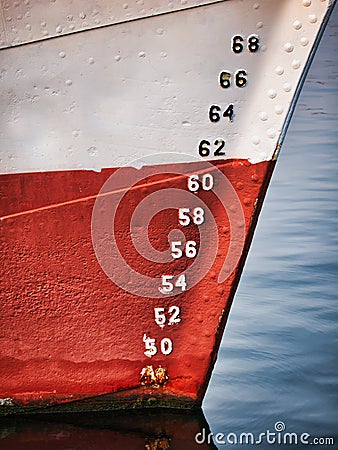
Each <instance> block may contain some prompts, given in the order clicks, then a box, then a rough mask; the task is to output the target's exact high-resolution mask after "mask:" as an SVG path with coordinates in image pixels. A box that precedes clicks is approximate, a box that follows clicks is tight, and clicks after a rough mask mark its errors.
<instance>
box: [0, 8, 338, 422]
mask: <svg viewBox="0 0 338 450" xmlns="http://www.w3.org/2000/svg"><path fill="white" fill-rule="evenodd" d="M136 3H137V4H136ZM136 3H135V5H134V4H130V5H128V4H126V3H124V2H123V1H121V0H116V2H114V6H111V5H110V3H109V4H106V3H105V2H102V5H101V6H100V8H101V9H100V10H97V9H96V8H97V5H96V3H94V2H91V1H89V2H88V5H87V6H88V11H87V10H86V11H83V9H82V8H83V6H82V4H81V3H80V2H77V1H74V2H71V3H69V2H66V1H61V0H60V2H58V6H56V5H54V2H48V3H47V2H45V4H44V5H43V6H42V4H41V2H39V1H30V2H24V4H23V5H21V4H20V5H19V4H18V5H16V6H15V5H14V6H13V5H12V4H11V2H9V3H8V5H7V4H6V5H5V7H4V8H3V11H2V13H3V14H2V16H1V19H0V20H1V22H0V37H1V39H0V48H1V49H2V50H1V55H2V60H1V64H2V69H1V77H0V83H1V101H0V116H1V120H2V122H1V130H0V133H1V161H0V163H1V171H0V186H1V195H2V201H1V217H0V219H1V220H0V225H1V236H2V238H1V254H2V279H1V322H0V414H1V413H3V414H8V413H16V412H25V411H32V410H36V409H39V408H41V407H49V408H50V409H54V410H58V408H59V407H63V408H66V409H68V410H78V409H97V408H98V409H114V408H136V407H157V406H163V407H178V408H194V407H199V406H200V405H201V403H202V400H203V396H204V394H205V392H206V389H207V386H208V382H209V379H210V376H211V373H212V369H213V366H214V364H215V361H216V358H217V352H218V348H219V345H220V342H221V338H222V334H223V331H224V328H225V325H226V321H227V318H228V315H229V311H230V307H231V303H232V301H233V298H234V295H235V291H236V287H237V285H238V283H239V279H240V275H241V272H242V270H243V267H244V263H245V259H246V256H247V254H248V251H249V247H250V243H251V240H252V237H253V233H254V229H255V226H256V224H257V220H258V216H259V212H260V210H261V207H262V204H263V200H264V196H265V193H266V190H267V187H268V184H269V181H270V178H271V174H272V172H273V168H274V166H275V161H276V158H277V156H278V154H279V151H280V148H281V145H282V141H283V139H284V136H285V133H286V130H287V127H288V124H289V122H290V119H291V115H292V112H293V109H294V107H295V103H296V100H297V97H298V94H299V92H300V89H301V86H302V83H303V82H304V79H305V75H306V72H307V70H308V67H309V64H310V61H311V59H312V57H313V55H314V53H315V50H316V47H317V45H318V42H319V39H320V36H321V34H322V32H323V30H324V27H325V24H326V23H327V20H328V17H329V14H330V11H331V10H332V8H333V4H334V2H330V1H321V0H312V1H310V0H297V1H294V0H284V1H281V2H277V3H276V2H274V1H273V0H261V1H260V2H256V1H253V0H247V1H241V0H231V1H216V0H215V1H208V0H206V1H204V0H203V1H200V0H196V1H195V0H191V1H190V2H183V1H182V2H181V4H180V5H179V6H175V5H174V4H172V3H171V2H170V3H168V5H164V4H163V2H161V1H159V0H151V1H150V2H148V3H147V5H144V4H143V3H144V2H136ZM14 7H15V8H19V10H15V9H13V8H14ZM111 8H113V11H112V10H111ZM6 17H7V19H6V20H5V19H4V18H6ZM41 17H44V20H43V21H41ZM23 18H24V20H22V19H23ZM28 18H31V19H30V23H27V24H26V25H25V26H23V25H22V24H24V22H25V20H26V19H28ZM9 19H10V20H9ZM9 22H10V25H9V24H8V23H9ZM13 30H14V31H13ZM60 405H61V406H60Z"/></svg>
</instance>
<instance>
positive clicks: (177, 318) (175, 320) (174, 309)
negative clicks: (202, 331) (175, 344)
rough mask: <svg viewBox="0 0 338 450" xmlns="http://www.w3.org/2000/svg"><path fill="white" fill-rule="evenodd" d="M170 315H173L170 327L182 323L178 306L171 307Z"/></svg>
mask: <svg viewBox="0 0 338 450" xmlns="http://www.w3.org/2000/svg"><path fill="white" fill-rule="evenodd" d="M168 313H169V314H171V315H172V316H171V317H170V319H169V322H168V325H174V324H175V323H180V322H181V318H180V308H179V307H178V306H170V308H169V311H168Z"/></svg>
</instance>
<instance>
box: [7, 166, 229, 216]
mask: <svg viewBox="0 0 338 450" xmlns="http://www.w3.org/2000/svg"><path fill="white" fill-rule="evenodd" d="M224 165H225V164H224ZM222 166H223V164H221V165H219V166H217V167H216V166H215V170H217V169H218V168H219V167H222ZM204 172H210V168H209V167H208V168H207V169H201V170H196V172H195V173H196V174H198V175H201V174H203V173H204ZM168 173H170V171H168ZM150 175H151V174H150ZM185 176H188V174H186V175H185V174H184V175H178V176H175V177H170V178H169V177H168V178H165V179H164V178H162V179H161V180H157V181H152V182H149V183H144V184H138V185H137V186H132V187H127V188H121V189H116V190H115V191H109V192H104V193H103V194H94V195H89V196H88V197H81V198H76V199H74V200H68V201H66V202H61V203H55V204H52V205H47V206H41V207H40V208H35V209H28V210H26V211H20V212H17V213H13V214H9V215H7V216H2V217H0V221H1V222H2V221H4V220H8V219H14V218H15V217H20V216H25V215H28V214H34V213H36V212H41V211H48V210H49V209H56V208H61V207H62V206H67V205H74V204H76V203H82V202H87V201H90V200H95V199H96V198H98V197H106V196H108V195H113V194H118V193H121V192H127V191H133V190H136V189H142V188H145V187H147V186H156V185H158V184H163V183H166V182H169V181H172V180H176V179H177V180H179V179H181V178H184V177H185Z"/></svg>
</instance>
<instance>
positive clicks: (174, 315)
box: [154, 306, 181, 328]
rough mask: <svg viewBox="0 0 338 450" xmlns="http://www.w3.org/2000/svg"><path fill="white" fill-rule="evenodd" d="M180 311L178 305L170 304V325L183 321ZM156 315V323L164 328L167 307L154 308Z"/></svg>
mask: <svg viewBox="0 0 338 450" xmlns="http://www.w3.org/2000/svg"><path fill="white" fill-rule="evenodd" d="M180 312H181V310H180V308H179V307H178V306H170V308H169V309H168V315H170V317H169V319H168V325H174V324H175V323H180V322H181V318H180ZM154 316H155V322H156V324H157V325H158V326H159V327H161V328H163V327H164V325H165V324H166V323H167V316H166V312H165V308H154Z"/></svg>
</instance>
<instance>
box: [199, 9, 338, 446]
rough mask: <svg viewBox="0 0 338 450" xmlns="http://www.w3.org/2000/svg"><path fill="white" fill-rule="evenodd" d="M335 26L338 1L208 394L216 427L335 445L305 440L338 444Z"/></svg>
mask: <svg viewBox="0 0 338 450" xmlns="http://www.w3.org/2000/svg"><path fill="white" fill-rule="evenodd" d="M337 29H338V8H335V11H334V12H333V14H332V16H331V18H330V22H329V25H328V27H327V29H326V31H325V34H324V36H323V39H322V41H321V44H320V47H319V49H318V52H317V54H316V56H315V59H314V61H313V64H312V66H311V69H310V71H309V74H308V77H307V80H306V83H305V86H304V88H303V91H302V93H301V96H300V98H299V101H298V105H297V108H296V110H295V113H294V116H293V120H292V123H291V126H290V128H289V131H288V134H287V137H286V139H285V142H284V145H283V149H282V152H281V154H280V157H279V160H278V163H277V166H276V169H275V172H274V175H273V178H272V182H271V185H270V187H269V190H268V194H267V197H266V200H265V204H264V207H263V210H262V213H261V216H260V219H259V223H258V226H257V229H256V233H255V237H254V240H253V243H252V247H251V249H250V254H249V256H248V259H247V262H246V267H245V270H244V273H243V276H242V279H241V282H240V286H239V288H238V291H237V294H236V297H235V301H234V304H233V307H232V310H231V313H230V317H229V322H228V325H227V327H226V330H225V333H224V336H223V341H222V345H221V349H220V353H219V358H218V361H217V363H216V366H215V370H214V373H213V376H212V379H211V383H210V385H209V389H208V392H207V395H206V398H205V401H204V413H205V415H206V418H207V420H208V422H209V425H210V427H211V430H212V432H213V433H218V432H222V433H230V432H233V433H240V432H252V433H255V434H257V435H258V434H259V433H260V432H264V431H266V430H267V429H269V430H271V431H275V430H274V425H275V423H276V422H278V421H282V422H283V423H284V425H285V427H286V431H290V432H291V431H292V432H296V433H299V434H301V433H305V432H307V433H309V434H310V435H311V436H317V437H321V436H335V437H336V444H335V446H334V447H333V446H314V445H311V448H322V449H323V448H338V439H337V434H338V408H337V406H338V389H337V386H338V345H337V344H338V298H337V297H338V258H337V254H338V207H337V199H338V173H337V172H338V142H337V131H338V108H337V103H338V95H337V94H338V85H337V74H338V67H337V61H338V41H337ZM227 446H229V445H227ZM218 447H219V448H225V446H224V444H219V445H218ZM260 447H261V448H271V446H269V445H267V444H266V446H265V445H264V444H262V445H260ZM232 448H235V446H232ZM294 448H300V446H299V445H298V446H295V447H294Z"/></svg>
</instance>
